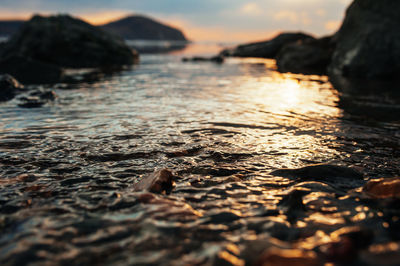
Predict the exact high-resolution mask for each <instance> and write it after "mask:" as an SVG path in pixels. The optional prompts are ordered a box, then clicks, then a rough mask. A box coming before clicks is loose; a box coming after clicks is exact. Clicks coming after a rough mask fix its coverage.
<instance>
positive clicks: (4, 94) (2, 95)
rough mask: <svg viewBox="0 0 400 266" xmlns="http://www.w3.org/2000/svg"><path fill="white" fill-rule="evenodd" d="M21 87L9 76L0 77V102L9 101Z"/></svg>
mask: <svg viewBox="0 0 400 266" xmlns="http://www.w3.org/2000/svg"><path fill="white" fill-rule="evenodd" d="M21 89H23V86H22V85H21V84H20V83H19V82H18V81H17V80H16V79H14V78H13V77H12V76H10V75H0V102H3V101H8V100H11V99H13V98H14V97H15V95H16V94H17V93H18V92H19V91H20V90H21Z"/></svg>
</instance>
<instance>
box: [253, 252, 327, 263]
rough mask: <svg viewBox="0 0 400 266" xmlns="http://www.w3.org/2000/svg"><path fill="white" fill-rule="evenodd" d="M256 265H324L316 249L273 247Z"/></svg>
mask: <svg viewBox="0 0 400 266" xmlns="http://www.w3.org/2000/svg"><path fill="white" fill-rule="evenodd" d="M254 265H259V266H278V265H279V266H281V265H291V266H305V265H307V266H319V265H323V264H322V262H321V261H320V260H319V258H318V256H317V254H316V253H315V252H314V251H305V250H301V249H278V248H271V249H268V250H266V251H264V253H263V254H262V255H261V256H260V258H259V259H258V261H257V262H256V263H255V264H254Z"/></svg>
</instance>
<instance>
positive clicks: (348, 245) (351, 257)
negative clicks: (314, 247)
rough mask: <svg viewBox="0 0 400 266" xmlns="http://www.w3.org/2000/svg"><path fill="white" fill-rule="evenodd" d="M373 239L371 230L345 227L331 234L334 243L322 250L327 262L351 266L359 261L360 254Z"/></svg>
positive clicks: (323, 247)
mask: <svg viewBox="0 0 400 266" xmlns="http://www.w3.org/2000/svg"><path fill="white" fill-rule="evenodd" d="M373 237H374V234H373V232H372V231H370V230H365V229H361V228H359V227H344V228H341V229H339V230H337V231H335V232H333V233H331V238H332V239H333V241H332V242H331V243H328V244H327V245H325V246H322V247H320V249H321V251H322V254H324V256H325V259H326V260H328V261H330V262H335V263H338V264H340V265H342V264H344V265H350V264H352V263H354V261H355V260H356V259H357V257H358V253H359V252H360V251H361V250H362V249H365V248H367V247H368V246H369V245H370V244H371V242H372V240H373Z"/></svg>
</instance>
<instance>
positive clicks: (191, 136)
mask: <svg viewBox="0 0 400 266" xmlns="http://www.w3.org/2000/svg"><path fill="white" fill-rule="evenodd" d="M190 49H192V50H187V51H184V52H183V53H177V52H175V53H173V54H160V55H143V56H141V63H140V64H139V65H137V66H134V67H132V68H131V69H127V70H125V71H123V72H120V73H114V74H112V75H107V76H105V77H104V78H102V79H100V80H98V81H95V82H90V83H82V84H79V85H76V86H74V87H68V88H69V89H68V90H65V89H55V91H56V93H57V95H58V98H57V100H56V101H55V102H54V103H51V104H48V105H45V106H44V107H42V108H36V109H23V108H20V107H16V104H15V100H14V101H11V102H8V103H2V104H1V105H0V128H1V133H0V176H1V178H0V184H1V189H0V202H1V207H0V228H1V234H0V258H1V259H0V262H1V263H2V264H3V265H22V264H27V263H32V264H33V265H39V264H42V263H43V262H47V263H48V264H66V265H67V264H68V265H69V264H71V263H73V264H83V265H87V264H110V265H118V264H121V265H126V264H132V265H139V264H158V265H170V264H179V265H182V264H188V265H194V264H212V263H216V264H218V259H219V258H220V257H221V254H224V253H223V252H224V251H226V250H227V249H228V251H229V252H230V254H231V255H233V256H235V257H237V258H238V259H239V262H238V263H239V264H240V260H247V259H246V257H245V255H244V253H243V251H244V250H246V248H247V247H248V245H249V244H248V243H249V242H251V241H254V240H260V241H265V242H267V241H269V240H270V239H272V238H273V239H279V240H282V241H285V242H286V243H288V244H290V245H296V247H301V248H306V249H312V248H315V247H316V246H317V245H319V244H320V242H318V241H319V240H318V241H317V238H318V237H317V236H321V234H325V235H329V233H331V232H333V231H335V230H337V229H339V228H343V227H348V226H353V225H357V226H360V225H362V226H365V227H366V228H369V229H370V230H374V231H375V232H378V233H377V236H376V237H375V238H374V243H390V242H391V241H399V239H400V237H399V234H398V230H397V229H398V228H399V223H398V219H397V220H396V219H393V217H396V215H397V213H396V212H395V213H394V214H393V213H391V214H390V215H391V216H390V215H389V216H390V217H389V216H386V213H385V215H381V213H380V210H379V209H373V208H371V206H370V205H368V204H367V203H363V202H359V201H357V199H356V198H352V197H350V196H349V191H351V190H352V189H357V187H361V186H362V185H363V181H359V182H358V183H357V182H349V184H344V185H343V184H342V186H335V182H334V181H332V182H317V181H313V180H308V181H304V182H302V181H299V180H293V179H288V178H281V177H275V176H271V175H270V174H269V173H270V172H271V171H272V170H275V169H278V168H286V167H302V166H305V165H309V164H314V163H326V162H329V163H335V164H341V165H345V166H352V167H355V168H357V169H358V170H360V171H362V172H363V173H364V174H365V176H366V179H369V178H376V177H392V176H396V175H397V176H398V175H399V172H400V168H399V167H398V165H399V162H400V160H399V147H400V141H399V137H400V120H399V117H400V116H397V115H394V114H400V112H399V110H400V109H399V104H398V103H399V102H398V101H397V99H398V98H396V97H392V96H389V97H388V96H386V95H383V96H382V95H380V96H379V97H376V96H374V97H375V98H374V100H373V101H371V99H370V98H368V97H367V99H366V97H365V95H361V96H363V97H364V98H363V97H361V96H360V95H358V96H357V97H354V95H353V96H352V95H351V94H349V93H347V92H343V91H340V92H339V91H338V90H336V89H335V88H333V86H332V85H331V83H330V82H329V81H328V78H327V77H324V76H302V75H294V74H281V73H278V72H276V71H275V63H274V61H272V60H264V59H227V60H226V62H225V63H224V64H214V63H207V62H205V63H183V62H181V58H182V56H183V55H185V56H186V55H187V54H190V53H193V51H196V52H199V51H205V49H204V47H203V48H202V47H200V48H198V49H197V50H196V49H194V48H190ZM208 53H209V51H208ZM54 88H57V87H54ZM378 100H379V101H378ZM371 102H379V103H380V104H379V105H378V106H377V105H372V106H371V105H369V104H370V103H371ZM360 106H361V107H363V108H364V109H362V110H364V111H362V112H359V110H360V108H361V107H360ZM365 110H366V111H365ZM357 111H358V112H357ZM378 111H379V112H378ZM369 112H370V113H369ZM387 114H391V116H388V115H387ZM384 117H386V118H387V117H391V119H385V120H384V119H383V118H384ZM161 168H169V169H171V170H172V171H173V172H174V173H175V174H176V175H177V176H178V178H177V180H176V181H175V182H176V186H175V188H174V189H173V191H172V192H171V194H169V195H155V194H154V195H151V194H148V193H145V192H133V189H132V187H133V184H134V183H135V182H137V181H138V180H140V179H141V178H142V177H143V176H145V175H146V174H149V173H151V172H153V171H155V170H157V169H161ZM21 174H28V175H25V176H22V177H21V176H20V175H21ZM296 189H300V190H306V191H308V193H306V194H307V195H306V196H304V198H303V202H304V204H305V206H306V207H307V212H306V215H303V216H302V215H299V216H298V217H297V216H296V217H295V218H293V217H291V214H290V213H287V212H286V211H285V210H284V209H282V208H281V207H279V206H278V205H277V204H278V202H280V201H281V199H282V198H283V197H285V195H288V194H290V192H292V191H293V190H296ZM360 214H363V215H361V216H360ZM393 232H397V233H396V234H393ZM311 237H314V238H313V239H314V240H310V239H309V238H311ZM306 239H308V240H307V241H308V242H307V241H306ZM296 243H297V244H296ZM299 243H303V244H299ZM305 243H309V245H308V246H306V244H305ZM233 246H234V247H235V248H237V249H238V250H239V251H238V252H236V253H235V252H233V251H232V247H233Z"/></svg>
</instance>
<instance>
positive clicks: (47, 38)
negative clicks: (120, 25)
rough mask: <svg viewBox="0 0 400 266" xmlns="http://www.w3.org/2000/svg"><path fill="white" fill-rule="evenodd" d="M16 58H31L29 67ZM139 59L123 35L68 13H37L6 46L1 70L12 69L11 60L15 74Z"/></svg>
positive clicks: (101, 65) (111, 64) (120, 63)
mask: <svg viewBox="0 0 400 266" xmlns="http://www.w3.org/2000/svg"><path fill="white" fill-rule="evenodd" d="M15 58H18V60H20V59H21V58H24V59H26V60H27V61H29V60H31V61H29V62H28V63H24V65H29V67H26V69H22V70H21V69H18V67H15V66H12V65H13V64H14V59H15ZM136 60H137V53H135V52H134V51H133V50H132V49H131V48H129V47H128V46H127V45H126V44H125V42H124V41H123V40H122V39H120V38H119V37H117V36H115V35H112V34H110V33H107V32H105V31H104V30H102V29H99V28H97V27H95V26H92V25H90V24H88V23H86V22H84V21H81V20H79V19H76V18H72V17H70V16H68V15H58V16H50V17H42V16H34V17H33V18H32V19H31V20H30V21H28V22H26V23H25V24H24V25H23V26H22V27H21V29H20V30H19V31H18V32H17V33H16V34H15V35H13V36H12V38H11V39H10V40H9V41H8V42H7V43H6V44H5V45H4V47H3V48H2V51H1V55H0V61H1V62H0V66H1V67H0V68H1V69H0V71H1V72H7V73H10V71H7V68H8V67H9V66H10V65H9V64H11V68H13V69H14V70H15V71H14V72H15V73H12V74H14V75H15V76H18V75H25V74H26V73H21V72H25V71H31V70H32V71H36V72H43V73H44V72H46V71H47V70H48V69H47V67H48V66H54V67H61V68H106V67H115V66H122V65H131V64H133V63H135V61H136ZM32 62H34V63H32ZM40 63H41V64H42V66H43V68H42V67H39V64H40ZM31 66H32V67H31ZM33 66H36V67H33ZM54 75H57V73H56V71H54ZM39 78H40V77H39ZM44 83H46V82H44Z"/></svg>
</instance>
